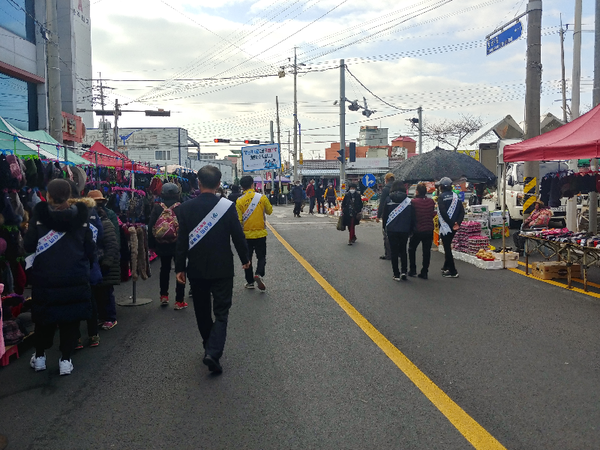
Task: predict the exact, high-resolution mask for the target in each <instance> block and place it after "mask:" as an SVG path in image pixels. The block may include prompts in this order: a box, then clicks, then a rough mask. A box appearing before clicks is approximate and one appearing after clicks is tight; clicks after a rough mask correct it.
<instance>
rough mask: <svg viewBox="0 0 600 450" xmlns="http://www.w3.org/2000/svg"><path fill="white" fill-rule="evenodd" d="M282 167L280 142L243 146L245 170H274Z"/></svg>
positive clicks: (243, 167) (243, 165)
mask: <svg viewBox="0 0 600 450" xmlns="http://www.w3.org/2000/svg"><path fill="white" fill-rule="evenodd" d="M280 167H281V152H280V149H279V145H278V144H263V145H252V146H249V147H242V169H243V170H244V172H254V171H257V170H274V169H279V168H280Z"/></svg>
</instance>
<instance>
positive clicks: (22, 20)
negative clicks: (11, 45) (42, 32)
mask: <svg viewBox="0 0 600 450" xmlns="http://www.w3.org/2000/svg"><path fill="white" fill-rule="evenodd" d="M34 17H35V10H34V0H10V1H8V2H0V27H2V28H4V29H6V30H9V31H12V32H13V33H15V34H16V35H17V36H20V37H22V38H23V39H27V40H28V41H29V42H35V21H34Z"/></svg>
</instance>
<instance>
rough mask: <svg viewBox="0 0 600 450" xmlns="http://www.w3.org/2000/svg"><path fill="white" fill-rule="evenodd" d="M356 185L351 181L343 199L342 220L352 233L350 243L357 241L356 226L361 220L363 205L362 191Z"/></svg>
mask: <svg viewBox="0 0 600 450" xmlns="http://www.w3.org/2000/svg"><path fill="white" fill-rule="evenodd" d="M356 187H357V186H356V183H351V184H350V186H349V188H348V192H347V193H346V195H345V196H344V199H343V200H342V220H343V222H344V225H345V226H347V227H348V232H349V233H350V235H349V238H348V245H352V244H354V243H355V242H356V232H355V230H354V227H356V225H358V224H359V222H360V219H361V214H362V207H363V203H362V197H361V196H360V192H358V191H357V190H356Z"/></svg>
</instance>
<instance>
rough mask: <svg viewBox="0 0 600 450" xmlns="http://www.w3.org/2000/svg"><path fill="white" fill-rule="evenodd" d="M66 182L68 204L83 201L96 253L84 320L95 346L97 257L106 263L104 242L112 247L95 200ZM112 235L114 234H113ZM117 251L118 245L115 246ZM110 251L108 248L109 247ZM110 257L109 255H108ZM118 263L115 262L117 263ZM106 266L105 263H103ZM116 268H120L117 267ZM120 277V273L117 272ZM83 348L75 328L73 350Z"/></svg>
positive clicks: (98, 274)
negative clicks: (89, 301)
mask: <svg viewBox="0 0 600 450" xmlns="http://www.w3.org/2000/svg"><path fill="white" fill-rule="evenodd" d="M67 182H68V183H69V184H70V185H71V198H70V199H69V200H67V203H68V204H69V206H71V205H74V204H75V203H83V204H84V205H85V206H86V207H87V209H88V226H89V227H90V229H91V230H92V238H93V240H94V243H95V244H96V253H95V255H94V261H93V262H92V265H91V266H90V286H91V289H92V301H91V304H92V315H91V316H90V318H89V319H88V320H87V321H86V322H87V332H88V338H89V345H90V347H97V346H98V345H99V344H100V336H99V335H98V328H99V327H98V304H97V302H96V297H95V295H94V289H95V287H96V286H97V285H99V284H102V270H101V268H100V263H99V261H98V258H99V257H101V258H102V259H103V263H104V264H106V261H105V258H104V257H105V254H106V251H105V247H104V245H105V243H106V244H107V245H108V246H109V247H112V242H111V237H109V238H108V239H107V240H105V239H104V227H103V226H102V220H101V219H100V216H99V215H98V211H97V208H96V202H95V201H94V199H93V198H90V197H81V195H80V193H79V188H78V186H77V185H76V184H75V183H74V182H73V181H71V180H67ZM113 237H114V236H113ZM117 252H118V247H117ZM109 253H110V248H109ZM109 258H110V255H109ZM118 264H119V263H118V262H117V265H118ZM104 267H106V265H104ZM117 270H120V268H118V269H117ZM119 278H120V273H119ZM82 348H83V342H82V340H81V329H80V327H78V328H77V342H76V344H75V350H80V349H82Z"/></svg>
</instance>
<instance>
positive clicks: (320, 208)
mask: <svg viewBox="0 0 600 450" xmlns="http://www.w3.org/2000/svg"><path fill="white" fill-rule="evenodd" d="M315 194H316V197H317V214H325V199H324V198H323V196H324V194H325V190H324V189H323V183H322V182H319V185H318V186H317V188H316V189H315Z"/></svg>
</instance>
